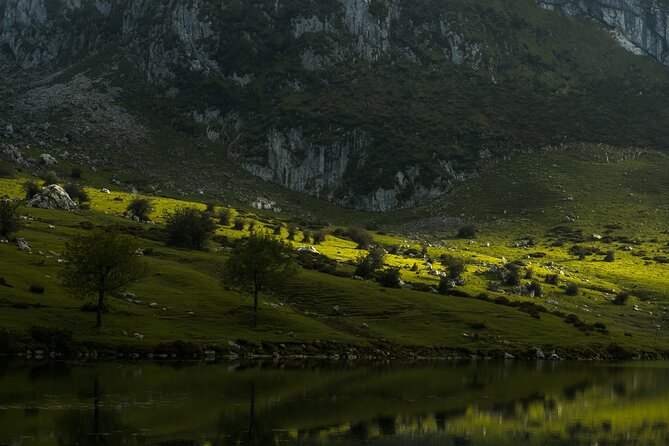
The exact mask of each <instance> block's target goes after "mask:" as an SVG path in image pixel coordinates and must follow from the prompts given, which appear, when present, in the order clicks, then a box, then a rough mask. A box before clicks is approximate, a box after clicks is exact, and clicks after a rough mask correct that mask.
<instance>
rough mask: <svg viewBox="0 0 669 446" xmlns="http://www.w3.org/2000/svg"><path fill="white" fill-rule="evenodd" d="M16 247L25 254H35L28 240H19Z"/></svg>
mask: <svg viewBox="0 0 669 446" xmlns="http://www.w3.org/2000/svg"><path fill="white" fill-rule="evenodd" d="M16 246H17V247H18V248H19V249H20V250H21V251H25V252H33V249H32V248H31V247H30V245H29V244H28V242H27V241H26V239H24V238H20V237H19V238H17V239H16Z"/></svg>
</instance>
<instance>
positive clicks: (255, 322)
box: [252, 290, 258, 329]
mask: <svg viewBox="0 0 669 446" xmlns="http://www.w3.org/2000/svg"><path fill="white" fill-rule="evenodd" d="M252 325H253V328H254V329H255V328H256V327H257V326H258V291H257V290H256V291H254V292H253V322H252Z"/></svg>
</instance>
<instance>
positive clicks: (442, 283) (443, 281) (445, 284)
mask: <svg viewBox="0 0 669 446" xmlns="http://www.w3.org/2000/svg"><path fill="white" fill-rule="evenodd" d="M450 288H451V281H450V280H449V279H448V277H443V276H442V277H440V278H439V286H438V287H437V291H438V292H439V294H442V295H444V296H445V295H447V294H448V290H449V289H450Z"/></svg>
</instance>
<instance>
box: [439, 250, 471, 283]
mask: <svg viewBox="0 0 669 446" xmlns="http://www.w3.org/2000/svg"><path fill="white" fill-rule="evenodd" d="M441 264H442V265H443V266H444V267H445V268H446V270H447V271H448V277H449V278H451V279H456V278H458V277H460V276H461V275H462V274H463V273H464V272H465V270H466V269H467V262H465V261H464V260H463V259H460V258H458V257H454V256H452V255H449V254H444V255H442V256H441Z"/></svg>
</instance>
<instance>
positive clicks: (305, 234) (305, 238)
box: [302, 230, 313, 244]
mask: <svg viewBox="0 0 669 446" xmlns="http://www.w3.org/2000/svg"><path fill="white" fill-rule="evenodd" d="M312 239H313V235H312V234H311V231H306V230H305V231H304V232H303V233H302V243H307V244H309V243H311V240H312Z"/></svg>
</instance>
